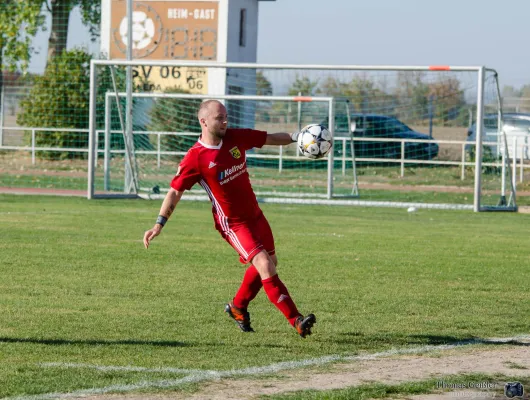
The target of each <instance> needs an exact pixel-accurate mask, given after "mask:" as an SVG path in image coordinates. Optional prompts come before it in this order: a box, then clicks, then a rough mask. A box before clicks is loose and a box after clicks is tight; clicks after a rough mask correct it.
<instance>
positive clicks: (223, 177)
mask: <svg viewBox="0 0 530 400" xmlns="http://www.w3.org/2000/svg"><path fill="white" fill-rule="evenodd" d="M197 116H198V119H199V122H200V124H201V129H202V133H201V136H200V138H199V140H198V141H197V143H195V144H194V145H193V146H192V147H191V148H190V149H189V150H188V152H187V153H186V155H185V156H184V158H183V159H182V161H181V163H180V165H179V166H178V169H177V174H176V175H175V177H174V178H173V180H172V181H171V187H170V189H169V192H168V193H167V195H166V197H165V199H164V201H163V203H162V206H161V208H160V213H159V216H158V218H157V220H156V223H155V225H154V226H153V228H151V229H149V230H148V231H146V232H145V234H144V245H145V248H146V249H147V248H148V247H149V244H150V243H151V240H153V239H154V238H155V237H156V236H158V235H160V232H161V231H162V228H163V227H164V225H165V223H166V222H167V220H168V219H169V217H170V216H171V214H172V213H173V211H174V210H175V207H176V205H177V203H178V202H179V200H180V198H181V196H182V194H183V193H184V191H185V190H189V189H191V188H192V186H193V185H195V184H196V183H199V184H200V185H201V186H202V187H203V188H204V190H205V191H206V193H207V194H208V196H209V197H210V201H211V202H212V213H213V217H214V221H215V227H216V229H217V230H218V231H219V233H220V234H221V236H222V237H223V238H224V239H225V240H226V241H227V242H228V243H229V244H230V245H231V246H232V247H233V248H234V250H235V251H236V252H237V253H239V260H240V261H241V262H242V263H243V264H249V263H250V265H249V266H248V268H247V270H246V272H245V275H244V277H243V282H242V283H241V286H240V287H239V290H238V291H237V293H236V295H235V297H234V298H233V300H232V301H231V302H230V303H228V304H227V305H226V307H225V312H226V313H227V314H228V315H229V316H230V317H231V318H232V319H233V320H234V321H235V322H236V323H237V325H238V326H239V328H240V329H241V330H242V331H243V332H253V331H254V330H253V329H252V327H251V326H250V314H249V313H248V311H247V307H248V305H249V303H250V302H251V301H252V300H253V299H254V297H256V295H257V294H258V292H259V291H260V290H261V288H262V287H263V289H264V290H265V293H266V294H267V297H268V298H269V300H270V301H271V303H273V304H274V305H275V306H276V308H278V309H279V310H280V311H281V312H282V313H283V315H284V316H285V318H286V319H287V320H288V321H289V323H290V324H291V325H292V326H293V327H294V328H295V329H296V331H297V332H298V334H299V335H300V336H301V337H303V338H305V337H306V336H307V335H310V334H311V328H312V327H313V325H314V324H315V323H316V318H315V316H314V315H313V314H308V315H307V316H305V317H304V316H303V315H302V314H300V312H298V309H297V308H296V305H295V303H294V301H293V299H292V298H291V296H290V294H289V292H288V291H287V288H286V287H285V285H284V284H283V282H282V281H281V280H280V278H279V277H278V274H277V272H276V265H277V264H278V259H277V257H276V254H275V249H274V238H273V235H272V231H271V228H270V226H269V223H268V221H267V219H266V218H265V216H264V215H263V212H262V211H261V209H260V208H259V206H258V202H257V200H256V195H255V194H254V191H253V190H252V186H251V184H250V179H249V175H248V172H247V163H246V156H245V150H249V149H252V148H254V147H262V146H263V145H278V146H279V145H287V144H290V143H292V142H295V141H296V140H297V137H298V133H297V132H296V133H293V134H289V133H283V132H282V133H272V134H268V133H267V132H264V131H258V130H252V129H230V128H228V126H227V122H228V116H227V113H226V108H225V106H224V105H223V104H222V103H220V102H219V101H217V100H207V101H204V102H203V103H201V105H200V107H199V111H198V113H197Z"/></svg>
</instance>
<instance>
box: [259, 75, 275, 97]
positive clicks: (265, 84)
mask: <svg viewBox="0 0 530 400" xmlns="http://www.w3.org/2000/svg"><path fill="white" fill-rule="evenodd" d="M256 94H257V95H258V96H272V84H271V83H270V81H269V80H268V79H267V78H266V77H265V75H263V72H261V71H258V72H257V73H256Z"/></svg>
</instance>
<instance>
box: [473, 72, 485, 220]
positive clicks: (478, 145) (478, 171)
mask: <svg viewBox="0 0 530 400" xmlns="http://www.w3.org/2000/svg"><path fill="white" fill-rule="evenodd" d="M483 113H484V67H480V69H479V70H478V94H477V122H476V136H477V137H476V140H475V193H474V200H473V211H475V212H479V211H480V192H481V181H480V180H481V179H482V130H483V129H482V128H483V125H484V118H483Z"/></svg>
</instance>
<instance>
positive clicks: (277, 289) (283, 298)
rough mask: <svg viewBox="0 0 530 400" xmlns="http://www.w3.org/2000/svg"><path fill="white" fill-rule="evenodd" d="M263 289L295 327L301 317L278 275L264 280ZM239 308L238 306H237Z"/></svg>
mask: <svg viewBox="0 0 530 400" xmlns="http://www.w3.org/2000/svg"><path fill="white" fill-rule="evenodd" d="M262 283H263V289H265V293H267V297H268V298H269V300H270V302H271V303H272V304H274V305H275V306H276V308H277V309H278V310H280V311H281V312H282V314H283V315H284V316H285V318H287V319H288V320H289V323H290V324H291V325H293V326H294V322H295V321H296V318H297V317H298V316H299V315H300V313H299V312H298V309H297V308H296V305H295V304H294V301H293V300H292V299H291V296H290V295H289V291H288V290H287V288H286V287H285V285H284V284H283V282H282V281H281V280H280V278H279V277H278V275H274V276H271V277H270V278H267V279H263V281H262ZM236 307H237V306H236Z"/></svg>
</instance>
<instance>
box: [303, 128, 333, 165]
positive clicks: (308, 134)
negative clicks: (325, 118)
mask: <svg viewBox="0 0 530 400" xmlns="http://www.w3.org/2000/svg"><path fill="white" fill-rule="evenodd" d="M332 139H333V138H332V136H331V132H330V131H328V128H326V127H325V126H324V125H319V124H311V125H307V126H306V127H304V128H303V129H302V130H301V131H300V134H299V135H298V148H299V149H300V152H301V153H302V154H303V155H304V156H305V157H307V158H311V159H314V160H316V159H318V158H322V157H325V156H327V155H328V153H329V151H330V150H331V145H332V144H331V142H332Z"/></svg>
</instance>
